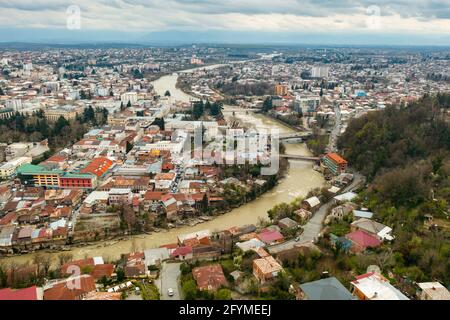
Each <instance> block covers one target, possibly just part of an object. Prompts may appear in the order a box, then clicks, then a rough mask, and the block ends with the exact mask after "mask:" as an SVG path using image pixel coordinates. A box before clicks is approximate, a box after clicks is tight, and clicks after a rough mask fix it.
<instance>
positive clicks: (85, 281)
mask: <svg viewBox="0 0 450 320" xmlns="http://www.w3.org/2000/svg"><path fill="white" fill-rule="evenodd" d="M92 291H95V280H94V277H92V276H89V275H83V276H80V277H79V278H70V279H68V280H66V281H63V282H60V283H57V284H55V285H54V286H53V287H52V288H50V289H47V290H45V291H44V300H80V299H81V298H82V297H83V296H84V295H85V294H87V293H88V292H92Z"/></svg>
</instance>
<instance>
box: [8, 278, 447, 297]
mask: <svg viewBox="0 0 450 320" xmlns="http://www.w3.org/2000/svg"><path fill="white" fill-rule="evenodd" d="M417 285H418V286H419V291H418V293H417V296H418V298H419V299H420V300H450V291H448V289H447V288H446V287H444V286H443V285H442V284H440V283H439V282H436V281H435V282H421V283H418V284H417ZM0 300H1V299H0Z"/></svg>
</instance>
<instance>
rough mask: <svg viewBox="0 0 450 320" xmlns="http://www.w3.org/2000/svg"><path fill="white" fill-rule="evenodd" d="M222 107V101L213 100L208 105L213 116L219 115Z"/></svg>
mask: <svg viewBox="0 0 450 320" xmlns="http://www.w3.org/2000/svg"><path fill="white" fill-rule="evenodd" d="M222 109H223V104H222V102H217V101H216V102H214V103H213V104H212V105H211V107H210V114H211V115H212V116H213V117H219V116H222Z"/></svg>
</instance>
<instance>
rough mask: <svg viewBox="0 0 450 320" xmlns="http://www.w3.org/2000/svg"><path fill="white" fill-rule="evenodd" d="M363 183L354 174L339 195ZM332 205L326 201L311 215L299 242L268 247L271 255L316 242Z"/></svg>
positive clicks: (356, 174) (293, 241)
mask: <svg viewBox="0 0 450 320" xmlns="http://www.w3.org/2000/svg"><path fill="white" fill-rule="evenodd" d="M364 182H365V178H364V176H362V175H361V174H359V173H354V179H353V181H352V182H351V183H350V184H349V185H348V186H347V187H345V188H344V189H343V190H342V191H341V192H340V194H342V193H345V192H350V191H354V190H356V189H357V188H359V187H360V186H361V185H362V184H363V183H364ZM332 205H333V200H330V201H328V202H327V203H325V204H323V205H322V206H321V207H320V208H319V210H317V212H316V213H315V214H314V215H313V217H312V218H311V219H309V221H308V222H307V223H306V224H305V225H304V226H303V233H302V234H301V235H300V237H299V240H298V241H295V240H289V241H286V242H283V243H281V244H277V245H274V246H271V247H269V248H268V249H269V252H270V253H271V254H276V253H278V252H281V251H284V250H289V249H292V248H293V247H294V246H295V245H296V244H299V243H302V242H303V243H304V242H311V241H313V240H316V239H317V237H318V236H319V234H320V232H321V231H322V227H323V225H322V223H323V220H324V219H325V217H326V215H327V212H328V209H329V208H330V207H331V206H332Z"/></svg>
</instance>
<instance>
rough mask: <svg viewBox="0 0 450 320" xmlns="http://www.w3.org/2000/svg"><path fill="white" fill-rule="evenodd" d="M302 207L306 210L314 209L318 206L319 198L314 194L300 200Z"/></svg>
mask: <svg viewBox="0 0 450 320" xmlns="http://www.w3.org/2000/svg"><path fill="white" fill-rule="evenodd" d="M302 207H303V209H305V210H308V211H315V210H317V209H318V208H319V207H320V200H319V198H318V197H316V196H314V197H311V198H308V199H305V200H303V202H302Z"/></svg>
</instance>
